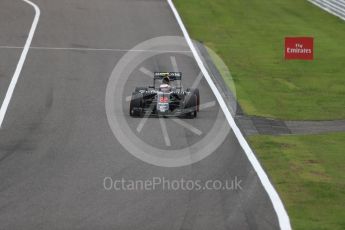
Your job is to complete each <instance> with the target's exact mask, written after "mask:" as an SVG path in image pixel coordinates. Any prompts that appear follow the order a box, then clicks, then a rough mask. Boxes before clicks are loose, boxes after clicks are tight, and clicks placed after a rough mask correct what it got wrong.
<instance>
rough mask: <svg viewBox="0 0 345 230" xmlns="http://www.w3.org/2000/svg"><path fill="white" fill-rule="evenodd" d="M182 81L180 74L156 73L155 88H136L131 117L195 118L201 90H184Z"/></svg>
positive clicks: (154, 77) (130, 112)
mask: <svg viewBox="0 0 345 230" xmlns="http://www.w3.org/2000/svg"><path fill="white" fill-rule="evenodd" d="M181 81H182V73H180V72H155V73H154V76H153V86H148V87H136V88H135V91H134V92H133V93H132V98H131V101H130V106H129V114H130V116H132V117H143V116H162V117H167V116H174V117H186V118H195V117H196V116H197V113H198V112H199V105H200V94H199V89H189V88H188V89H186V90H183V87H182V83H181ZM157 82H159V83H160V85H159V86H156V84H157Z"/></svg>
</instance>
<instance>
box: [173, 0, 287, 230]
mask: <svg viewBox="0 0 345 230" xmlns="http://www.w3.org/2000/svg"><path fill="white" fill-rule="evenodd" d="M167 1H168V4H169V6H170V8H171V10H172V12H173V13H174V15H175V18H176V20H177V22H178V24H179V26H180V28H181V30H182V33H183V35H184V37H185V39H186V41H187V43H188V45H189V47H190V49H191V50H192V53H193V56H194V58H195V60H196V62H197V64H198V66H199V68H200V70H201V72H202V73H203V74H204V77H205V79H206V81H207V82H208V84H209V85H210V88H211V89H212V91H213V93H214V95H215V96H216V98H217V100H218V103H219V105H220V107H221V108H222V110H223V112H224V115H225V117H226V119H227V121H228V123H229V125H230V127H231V128H232V130H233V132H234V134H235V135H236V137H237V140H238V142H239V143H240V145H241V147H242V148H243V150H244V152H245V154H246V155H247V157H248V159H249V161H250V163H251V164H252V166H253V168H254V170H255V171H256V173H257V175H258V177H259V179H260V181H261V183H262V185H263V187H264V189H265V190H266V192H267V194H268V196H269V198H270V200H271V202H272V205H273V208H274V210H275V212H276V214H277V217H278V222H279V226H280V228H281V229H282V230H291V225H290V219H289V216H288V214H287V212H286V210H285V207H284V205H283V202H282V201H281V199H280V197H279V195H278V193H277V191H276V190H275V189H274V187H273V185H272V184H271V182H270V180H269V179H268V176H267V175H266V173H265V171H264V170H263V168H262V166H261V165H260V163H259V161H258V160H257V158H256V156H255V154H254V152H253V150H252V149H251V148H250V146H249V144H248V143H247V141H246V139H245V138H244V136H243V134H242V133H241V131H240V129H239V128H238V126H237V125H236V123H235V120H234V118H233V117H232V116H231V113H230V111H229V109H228V107H227V106H226V103H225V101H224V99H223V98H222V96H221V94H220V92H219V91H218V89H217V87H216V86H215V84H214V82H213V81H212V78H211V77H210V75H209V73H208V71H207V70H206V68H205V66H204V63H203V62H202V60H201V58H200V56H199V54H198V52H197V50H196V49H195V47H194V44H193V42H192V40H191V38H190V36H189V34H188V31H187V29H186V27H185V26H184V24H183V22H182V19H181V17H180V15H179V13H178V11H177V9H176V7H175V5H174V3H173V2H172V0H167Z"/></svg>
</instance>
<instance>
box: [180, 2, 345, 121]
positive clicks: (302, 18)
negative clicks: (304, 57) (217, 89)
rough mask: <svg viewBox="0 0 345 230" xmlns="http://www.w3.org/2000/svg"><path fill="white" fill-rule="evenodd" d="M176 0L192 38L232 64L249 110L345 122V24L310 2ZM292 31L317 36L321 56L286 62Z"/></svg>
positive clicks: (242, 101)
mask: <svg viewBox="0 0 345 230" xmlns="http://www.w3.org/2000/svg"><path fill="white" fill-rule="evenodd" d="M174 2H175V4H176V6H177V8H178V10H179V12H180V14H181V16H182V19H183V21H184V22H185V24H186V27H187V29H188V31H189V32H190V34H191V36H192V38H193V39H195V40H199V41H202V42H204V44H206V45H207V46H208V47H210V48H211V49H213V50H214V51H215V52H216V53H217V54H218V55H220V56H221V57H222V59H223V60H224V62H225V63H226V65H227V66H228V67H229V69H230V71H231V74H232V77H233V78H234V82H235V86H236V90H237V92H236V93H237V97H238V100H239V103H240V105H241V106H242V108H243V109H244V111H245V112H246V113H247V114H249V115H258V116H266V117H272V118H280V119H287V120H330V119H345V22H344V21H342V20H340V19H338V18H336V17H334V16H332V15H330V14H328V13H326V12H324V11H322V10H320V9H319V8H317V7H315V6H314V5H312V4H311V3H309V2H307V1H306V0H175V1H174ZM286 36H313V37H314V38H315V41H314V43H315V45H314V46H315V47H314V49H315V55H314V56H315V60H314V61H299V60H294V61H285V60H284V58H283V52H284V38H285V37H286ZM227 82H230V81H227Z"/></svg>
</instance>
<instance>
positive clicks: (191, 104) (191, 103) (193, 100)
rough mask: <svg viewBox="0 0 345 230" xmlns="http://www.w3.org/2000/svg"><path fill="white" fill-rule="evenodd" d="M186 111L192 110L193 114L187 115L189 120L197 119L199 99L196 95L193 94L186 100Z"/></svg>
mask: <svg viewBox="0 0 345 230" xmlns="http://www.w3.org/2000/svg"><path fill="white" fill-rule="evenodd" d="M185 109H192V111H191V112H188V113H186V117H187V118H195V117H197V114H198V112H197V97H196V95H195V94H191V95H190V96H188V97H187V98H186V104H185Z"/></svg>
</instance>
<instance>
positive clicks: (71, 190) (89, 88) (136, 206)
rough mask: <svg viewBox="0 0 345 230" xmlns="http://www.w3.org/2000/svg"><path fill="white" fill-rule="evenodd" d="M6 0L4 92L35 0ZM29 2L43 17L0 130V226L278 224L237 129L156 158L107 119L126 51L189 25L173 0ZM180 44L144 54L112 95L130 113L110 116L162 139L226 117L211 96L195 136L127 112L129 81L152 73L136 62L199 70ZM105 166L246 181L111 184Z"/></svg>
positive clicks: (137, 173)
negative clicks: (132, 147)
mask: <svg viewBox="0 0 345 230" xmlns="http://www.w3.org/2000/svg"><path fill="white" fill-rule="evenodd" d="M0 3H1V7H0V15H1V16H0V17H1V20H0V32H1V33H0V46H2V48H0V60H1V62H0V68H1V69H0V90H1V91H0V98H1V100H3V98H4V95H5V92H6V88H7V87H8V84H9V82H10V80H11V77H12V75H13V71H14V69H15V66H16V64H17V61H18V59H19V56H20V52H21V49H18V48H15V47H16V46H18V47H22V46H23V45H24V43H25V39H26V36H27V33H28V31H29V29H30V26H31V23H32V20H33V17H34V10H33V8H32V7H31V6H29V5H28V4H25V3H24V2H22V1H20V0H16V1H14V0H1V1H0ZM34 3H35V4H37V5H38V6H39V8H40V10H41V18H40V21H39V24H38V27H37V31H36V34H35V36H34V39H33V42H32V45H31V46H32V47H38V48H32V49H30V51H29V54H28V56H27V59H26V63H25V65H24V67H23V70H22V73H21V76H20V79H19V81H18V84H17V86H16V89H15V92H14V95H13V98H12V101H11V103H10V106H9V108H8V111H7V114H6V117H5V120H4V123H3V127H2V129H1V130H0V229H35V230H36V229H150V230H152V229H157V230H161V229H183V230H189V229H265V230H268V229H279V227H278V221H277V217H276V214H275V212H274V209H273V206H272V204H271V202H270V200H269V198H268V195H267V194H266V192H265V190H264V189H263V187H262V185H261V182H260V181H259V179H258V177H257V175H256V173H255V171H254V170H253V168H252V166H251V165H250V163H249V162H248V159H247V157H246V155H245V154H244V153H243V150H242V149H241V147H240V145H239V143H238V141H237V139H236V137H235V136H234V134H233V133H232V131H230V132H229V134H228V135H227V136H226V139H225V140H224V141H223V142H222V143H221V145H220V146H219V147H218V148H217V149H216V150H215V151H214V153H213V154H211V155H209V156H208V157H206V158H204V159H202V160H201V161H198V162H196V163H194V164H191V165H187V166H182V167H160V166H155V165H152V164H148V163H146V162H143V161H141V160H140V159H138V158H136V157H134V156H133V155H132V154H130V153H129V152H128V151H127V150H126V148H124V146H123V144H122V143H120V142H119V141H118V139H117V138H115V136H114V133H113V132H112V131H111V129H110V126H109V123H108V119H107V115H106V109H105V93H106V89H107V84H108V80H109V78H110V76H111V74H112V71H113V69H114V67H115V66H116V64H117V63H118V62H119V60H120V59H121V58H122V57H123V56H124V55H125V54H126V50H130V49H132V48H133V47H134V46H136V45H137V44H139V43H141V42H143V41H146V40H148V39H152V38H156V37H160V36H182V33H181V30H180V28H179V26H178V24H177V23H176V20H175V18H174V16H173V14H172V12H171V10H170V8H169V6H168V4H167V3H166V1H161V0H114V1H110V0H99V1H86V0H60V1H53V0H49V1H48V0H35V1H34ZM6 47H7V48H6ZM11 47H12V48H11ZM39 47H45V48H39ZM52 47H53V48H63V49H51V48H52ZM70 48H73V49H70ZM90 48H91V49H90ZM102 49H112V50H102ZM171 51H174V50H171ZM180 51H181V50H180ZM185 51H187V52H185V53H188V49H187V48H186V50H185ZM140 52H151V51H140ZM185 53H183V52H167V53H164V54H159V55H155V56H153V57H151V58H150V59H148V60H145V61H144V62H143V63H142V64H140V65H139V66H138V67H137V69H136V70H134V71H133V74H131V75H130V77H129V79H128V81H127V83H126V84H125V87H124V99H123V103H122V104H121V105H116V106H122V108H123V110H124V111H126V113H123V114H115V115H116V116H119V117H121V116H122V117H123V118H124V119H125V120H126V121H127V122H128V124H129V127H130V128H131V129H132V130H133V133H135V135H137V136H138V137H139V138H141V139H142V140H143V141H145V142H147V143H149V144H150V145H154V146H156V147H157V148H161V149H163V150H164V149H165V150H169V149H180V148H186V147H187V148H188V146H191V145H193V144H195V143H197V142H198V141H199V140H200V138H202V137H203V136H205V135H206V133H207V131H208V130H210V129H211V127H212V124H213V123H214V122H215V120H216V119H221V120H223V121H224V126H227V125H228V124H227V122H226V120H225V118H224V116H223V115H222V114H221V112H220V110H219V107H218V105H217V103H216V104H215V105H214V106H211V107H208V108H206V109H204V110H202V111H201V112H200V113H199V116H198V118H197V119H195V120H183V121H184V122H186V123H188V124H189V125H191V126H193V127H195V128H197V130H199V131H200V132H201V134H200V133H199V134H200V135H196V134H195V133H193V132H191V130H190V129H188V128H186V127H182V126H181V125H179V124H177V123H175V122H174V121H172V120H171V119H164V120H163V122H164V123H165V125H166V127H167V133H168V138H169V142H170V143H167V139H166V138H165V136H164V131H162V128H161V127H162V126H161V122H162V121H159V119H155V118H149V119H147V121H146V123H145V125H144V126H143V127H142V130H141V132H138V131H137V128H138V125H139V123H140V121H141V120H140V119H133V118H130V117H129V116H128V113H127V110H128V103H127V102H126V100H125V97H126V96H128V95H130V93H131V91H132V90H133V87H134V86H136V85H138V86H141V85H146V84H149V83H150V81H151V79H150V78H149V76H144V75H145V74H143V72H142V71H140V68H145V69H146V70H149V71H155V70H164V71H165V70H168V71H172V70H174V68H173V67H174V65H173V64H172V62H173V61H172V60H176V64H177V66H178V69H179V70H180V71H182V72H183V73H184V85H185V86H186V87H188V86H190V85H191V84H192V83H193V82H194V81H195V79H196V78H197V76H198V74H199V72H200V71H199V69H198V67H197V65H196V63H195V62H194V60H193V59H192V58H190V57H187V56H186V55H185ZM169 68H170V69H169ZM198 87H199V88H200V92H201V97H202V99H201V100H202V103H203V102H213V101H216V99H215V98H214V96H213V94H212V91H211V90H210V88H209V87H208V85H207V82H206V81H205V80H204V79H202V80H201V81H200V84H199V86H198ZM218 113H220V114H219V117H218V118H216V117H217V114H218ZM105 177H111V178H113V179H121V178H125V179H127V180H150V179H152V178H153V177H160V178H163V177H164V178H165V179H166V180H180V179H181V178H184V179H186V180H188V179H190V180H201V181H207V180H220V181H226V180H229V179H231V178H234V177H237V178H238V179H239V180H241V181H242V183H241V187H242V189H237V190H231V191H230V190H202V191H196V190H191V191H186V190H182V189H178V190H176V191H167V190H162V189H155V190H150V191H145V190H135V191H124V190H122V191H115V190H109V191H108V190H106V189H105V188H104V186H103V182H104V178H105Z"/></svg>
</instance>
